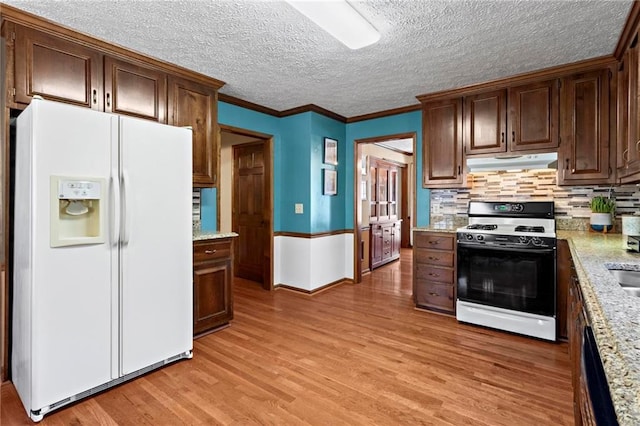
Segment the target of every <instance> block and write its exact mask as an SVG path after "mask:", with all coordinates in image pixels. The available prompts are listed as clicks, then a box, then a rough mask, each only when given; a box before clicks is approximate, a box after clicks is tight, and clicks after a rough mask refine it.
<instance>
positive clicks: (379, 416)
mask: <svg viewBox="0 0 640 426" xmlns="http://www.w3.org/2000/svg"><path fill="white" fill-rule="evenodd" d="M234 295H235V319H234V320H233V322H232V325H231V326H230V327H228V328H226V329H223V330H221V331H219V332H217V333H213V334H209V335H207V336H205V337H202V338H200V339H198V340H196V341H195V342H194V357H193V359H192V360H188V361H180V362H178V363H176V364H173V365H169V366H167V367H165V368H163V369H161V370H158V371H155V372H153V373H150V374H147V375H146V376H144V377H141V378H138V379H137V380H134V381H132V382H129V383H126V384H123V385H121V386H119V387H117V388H114V389H111V390H108V391H106V392H103V393H101V394H99V395H97V396H94V397H92V398H89V399H86V400H84V401H81V402H79V403H76V404H74V405H72V406H70V407H67V408H64V409H62V410H60V411H58V412H54V413H52V414H49V415H47V416H45V418H44V420H43V421H42V423H41V424H43V425H79V424H83V425H98V424H100V425H112V424H119V425H179V424H207V425H208V424H225V425H229V424H231V425H248V424H260V425H263V424H273V425H285V424H286V425H289V424H294V425H295V424H312V425H372V424H377V425H399V424H403V425H408V424H434V425H440V424H442V425H464V424H467V425H509V426H512V425H519V426H521V425H570V424H573V409H572V396H571V395H572V393H571V380H570V370H569V356H568V353H567V345H566V344H565V343H559V344H556V343H548V342H543V341H539V340H535V339H530V338H525V337H521V336H516V335H512V334H508V333H504V332H499V331H493V330H488V329H484V328H480V327H475V326H470V325H464V324H458V323H457V322H456V320H455V318H449V317H446V316H442V315H437V314H432V313H428V312H423V311H419V310H415V309H414V308H413V304H412V301H411V252H410V251H408V250H403V252H402V258H401V261H400V262H394V263H393V264H391V265H388V266H385V267H382V268H380V269H379V270H376V271H375V272H373V273H372V274H370V275H368V276H366V277H365V279H364V281H363V282H362V283H361V284H357V285H352V284H344V285H341V286H337V287H334V288H331V289H328V290H326V291H324V292H321V293H318V294H316V295H313V296H308V295H303V294H299V293H296V292H292V291H289V290H276V291H274V292H272V293H269V292H267V291H265V290H262V289H261V288H260V286H259V285H258V284H256V283H252V282H250V281H245V280H240V279H237V280H236V281H235V293H234ZM0 420H1V423H2V425H3V426H9V425H21V424H30V423H31V422H30V420H29V419H28V418H27V416H26V414H25V412H24V410H23V408H22V405H21V403H20V401H19V400H18V398H17V395H16V393H15V390H14V388H13V386H11V385H10V384H5V385H3V386H2V413H1V417H0Z"/></svg>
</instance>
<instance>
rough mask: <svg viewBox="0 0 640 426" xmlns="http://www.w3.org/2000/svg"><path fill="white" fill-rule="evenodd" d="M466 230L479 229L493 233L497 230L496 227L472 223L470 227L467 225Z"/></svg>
mask: <svg viewBox="0 0 640 426" xmlns="http://www.w3.org/2000/svg"><path fill="white" fill-rule="evenodd" d="M467 229H480V230H482V231H493V230H495V229H498V225H493V224H492V225H485V224H481V223H474V224H472V225H468V226H467Z"/></svg>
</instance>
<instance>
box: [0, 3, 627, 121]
mask: <svg viewBox="0 0 640 426" xmlns="http://www.w3.org/2000/svg"><path fill="white" fill-rule="evenodd" d="M4 2H5V3H6V4H10V5H12V6H15V7H18V8H20V9H23V10H26V11H29V12H32V13H34V14H36V15H39V16H43V17H46V18H48V19H50V20H52V21H54V22H58V23H61V24H63V25H66V26H68V27H71V28H73V29H76V30H79V31H81V32H84V33H87V34H90V35H93V36H96V37H98V38H101V39H104V40H107V41H110V42H113V43H116V44H119V45H121V46H124V47H127V48H130V49H134V50H137V51H139V52H142V53H145V54H148V55H150V56H154V57H156V58H159V59H163V60H165V61H168V62H173V63H175V64H178V65H181V66H183V67H186V68H189V69H192V70H195V71H198V72H200V73H202V74H206V75H209V76H211V77H214V78H217V79H219V80H222V81H225V82H226V85H225V86H224V87H223V88H222V90H221V93H225V94H228V95H231V96H235V97H238V98H241V99H244V100H247V101H250V102H254V103H257V104H260V105H263V106H266V107H269V108H273V109H276V110H279V111H282V110H287V109H290V108H295V107H298V106H301V105H307V104H315V105H318V106H320V107H323V108H326V109H328V110H331V111H333V112H335V113H338V114H340V115H343V116H345V117H353V116H357V115H362V114H367V113H371V112H377V111H383V110H387V109H392V108H398V107H403V106H407V105H413V104H417V103H418V102H417V100H416V99H415V96H416V95H421V94H425V93H430V92H435V91H440V90H445V89H450V88H455V87H460V86H465V85H468V84H473V83H479V82H483V81H487V80H493V79H496V78H501V77H506V76H510V75H513V74H519V73H523V72H527V71H533V70H537V69H541V68H546V67H550V66H554V65H561V64H565V63H570V62H575V61H579V60H583V59H588V58H593V57H597V56H602V55H610V54H611V53H613V50H614V48H615V45H616V42H617V40H618V38H619V35H620V33H621V30H622V27H623V25H624V22H625V19H626V17H627V14H628V12H629V10H630V7H631V1H628V0H625V1H602V0H598V1H591V0H582V1H533V0H511V1H457V0H446V1H418V0H415V1H412V0H371V1H364V2H363V1H352V2H351V3H352V4H353V5H354V6H355V7H356V8H357V9H358V10H359V11H360V13H361V14H362V15H363V16H365V17H366V18H367V19H368V20H369V21H370V22H371V23H372V24H373V25H374V26H375V27H376V28H377V29H378V30H379V31H380V32H381V39H380V41H379V42H378V43H376V44H374V45H372V46H369V47H365V48H363V49H360V50H355V51H353V50H350V49H348V48H347V47H345V46H343V45H342V44H341V43H340V42H338V41H336V40H335V39H333V38H332V37H331V36H329V35H327V34H326V33H324V32H323V31H322V30H320V29H319V28H318V27H316V26H315V24H313V23H311V22H310V21H308V20H307V19H306V18H304V17H303V16H302V15H300V14H299V13H298V12H297V11H296V10H295V9H293V7H291V6H290V5H288V4H287V3H284V2H282V1H230V0H227V1H220V0H209V1H195V0H191V1H189V0H180V1H172V0H162V1H160V0H156V1H149V0H147V1H143V0H138V1H133V0H129V1H126V0H91V1H79V0H65V1H54V0H40V1H25V0H4Z"/></svg>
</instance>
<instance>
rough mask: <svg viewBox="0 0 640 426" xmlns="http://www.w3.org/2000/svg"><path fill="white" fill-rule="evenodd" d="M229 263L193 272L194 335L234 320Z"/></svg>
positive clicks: (215, 264) (223, 261) (206, 266)
mask: <svg viewBox="0 0 640 426" xmlns="http://www.w3.org/2000/svg"><path fill="white" fill-rule="evenodd" d="M231 280H232V277H231V259H226V260H222V261H218V262H213V263H207V264H202V265H200V266H198V267H196V268H195V269H194V271H193V333H194V334H199V333H202V332H204V331H207V330H210V329H212V328H215V327H218V326H220V325H223V324H226V323H228V322H229V321H230V320H231V319H232V317H233V305H232V302H231Z"/></svg>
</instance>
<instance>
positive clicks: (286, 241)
mask: <svg viewBox="0 0 640 426" xmlns="http://www.w3.org/2000/svg"><path fill="white" fill-rule="evenodd" d="M353 269H354V265H353V234H351V233H345V234H338V235H329V236H326V237H316V238H297V237H289V236H276V237H275V239H274V284H275V285H278V284H283V285H287V286H289V287H294V288H299V289H301V290H305V291H313V290H315V289H318V288H321V287H324V286H326V285H327V284H331V283H334V282H336V281H339V280H342V279H353Z"/></svg>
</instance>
